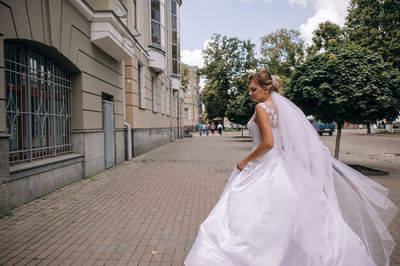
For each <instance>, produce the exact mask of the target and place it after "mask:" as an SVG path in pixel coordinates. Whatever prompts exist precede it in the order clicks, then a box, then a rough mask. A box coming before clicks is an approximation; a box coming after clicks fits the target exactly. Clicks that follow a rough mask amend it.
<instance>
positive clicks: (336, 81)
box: [285, 45, 400, 125]
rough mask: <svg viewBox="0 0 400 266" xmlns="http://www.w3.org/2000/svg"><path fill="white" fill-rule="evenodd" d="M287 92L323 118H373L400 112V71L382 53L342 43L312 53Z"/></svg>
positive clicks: (357, 121)
mask: <svg viewBox="0 0 400 266" xmlns="http://www.w3.org/2000/svg"><path fill="white" fill-rule="evenodd" d="M285 95H286V96H287V97H288V98H289V99H291V100H292V101H293V102H295V103H296V104H297V105H298V106H299V107H300V108H301V109H302V110H303V111H304V112H305V113H306V114H312V115H314V116H315V117H316V118H317V119H320V120H322V121H323V122H331V121H336V122H338V124H339V125H341V123H343V122H344V121H347V122H353V123H365V122H371V121H376V120H377V119H383V118H385V117H386V118H388V117H390V118H394V117H396V116H397V115H398V113H399V111H400V75H399V72H398V71H397V70H396V69H394V68H393V67H391V66H390V65H389V64H388V63H385V62H384V61H383V59H382V57H381V56H379V55H378V54H376V53H373V52H371V51H369V50H366V49H363V48H361V47H359V46H349V45H342V46H338V47H335V48H332V49H330V50H329V51H327V52H324V53H321V54H319V55H315V56H311V57H309V58H308V59H307V61H306V62H305V63H304V64H303V65H301V66H300V67H298V68H297V70H296V73H295V74H294V76H293V79H292V82H291V86H290V88H289V89H288V90H286V91H285Z"/></svg>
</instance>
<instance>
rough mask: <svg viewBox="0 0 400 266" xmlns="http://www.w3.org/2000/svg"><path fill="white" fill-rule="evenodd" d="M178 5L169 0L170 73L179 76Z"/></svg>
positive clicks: (174, 0)
mask: <svg viewBox="0 0 400 266" xmlns="http://www.w3.org/2000/svg"><path fill="white" fill-rule="evenodd" d="M178 22H179V20H178V4H177V2H176V0H171V33H172V73H173V74H176V75H179V73H180V64H179V58H180V50H179V49H180V48H179V31H178V25H179V23H178Z"/></svg>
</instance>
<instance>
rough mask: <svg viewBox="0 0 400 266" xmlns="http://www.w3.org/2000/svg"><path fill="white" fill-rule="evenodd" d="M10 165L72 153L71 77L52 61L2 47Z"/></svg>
mask: <svg viewBox="0 0 400 266" xmlns="http://www.w3.org/2000/svg"><path fill="white" fill-rule="evenodd" d="M4 61H5V69H4V75H5V96H6V97H5V98H6V124H7V133H8V134H9V135H10V138H9V162H10V164H15V163H18V162H24V161H32V160H34V159H39V158H44V157H49V156H56V155H59V154H64V153H69V152H72V125H71V122H72V121H71V120H72V114H71V113H72V106H71V75H70V74H69V73H68V72H67V71H65V70H64V69H63V68H62V67H61V66H60V65H59V64H57V62H55V60H54V58H51V57H47V56H44V55H43V54H41V53H39V52H37V51H35V50H33V49H31V48H29V47H27V46H22V45H14V44H7V43H6V44H5V54H4Z"/></svg>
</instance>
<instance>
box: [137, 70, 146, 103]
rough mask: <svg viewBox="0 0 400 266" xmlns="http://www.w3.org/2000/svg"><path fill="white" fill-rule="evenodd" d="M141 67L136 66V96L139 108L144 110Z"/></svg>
mask: <svg viewBox="0 0 400 266" xmlns="http://www.w3.org/2000/svg"><path fill="white" fill-rule="evenodd" d="M143 85H144V84H143V67H142V65H141V64H138V94H139V97H138V98H139V107H140V108H145V105H144V101H145V98H144V91H143V90H144V86H143Z"/></svg>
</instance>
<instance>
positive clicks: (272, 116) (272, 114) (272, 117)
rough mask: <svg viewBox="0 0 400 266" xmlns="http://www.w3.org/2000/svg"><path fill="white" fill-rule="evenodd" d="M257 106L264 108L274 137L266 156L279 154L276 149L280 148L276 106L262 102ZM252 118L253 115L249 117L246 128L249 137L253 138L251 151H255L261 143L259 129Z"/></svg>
mask: <svg viewBox="0 0 400 266" xmlns="http://www.w3.org/2000/svg"><path fill="white" fill-rule="evenodd" d="M257 105H260V106H262V107H263V108H264V110H265V111H266V112H267V114H268V117H269V121H270V123H271V127H272V134H273V136H274V147H273V148H272V150H270V151H269V152H268V153H267V154H266V155H272V154H275V153H277V152H279V148H278V147H280V146H281V143H280V136H279V115H278V109H277V107H276V105H275V104H274V103H272V102H263V103H259V104H257ZM254 117H255V113H254V114H253V116H252V117H251V119H250V120H249V122H248V123H247V128H248V129H249V132H250V134H251V136H252V137H253V147H252V151H253V150H255V149H256V148H257V146H258V145H259V144H260V143H261V141H262V137H261V133H260V129H259V128H258V125H257V124H256V123H255V122H254Z"/></svg>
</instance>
